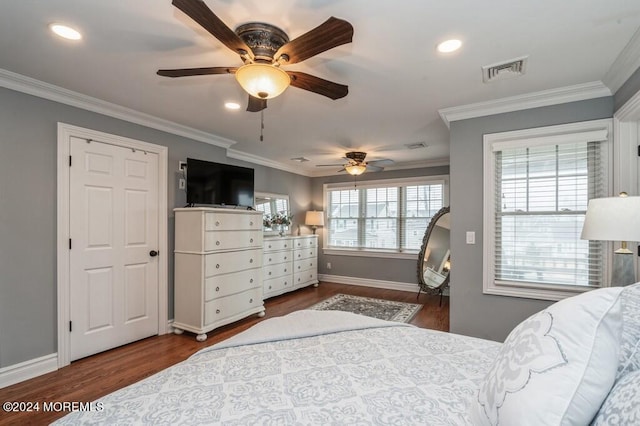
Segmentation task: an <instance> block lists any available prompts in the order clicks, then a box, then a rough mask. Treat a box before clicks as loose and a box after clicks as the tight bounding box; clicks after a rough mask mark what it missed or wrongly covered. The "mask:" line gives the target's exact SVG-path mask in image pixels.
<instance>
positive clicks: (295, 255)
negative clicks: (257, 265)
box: [262, 235, 318, 299]
mask: <svg viewBox="0 0 640 426" xmlns="http://www.w3.org/2000/svg"><path fill="white" fill-rule="evenodd" d="M317 263H318V237H317V236H316V235H303V236H286V237H272V238H265V239H264V250H263V261H262V264H263V267H262V270H263V275H262V278H263V287H264V290H263V293H264V298H265V299H266V298H269V297H273V296H277V295H279V294H283V293H286V292H289V291H293V290H296V289H298V288H302V287H306V286H308V285H312V284H313V285H315V286H317V285H318V264H317Z"/></svg>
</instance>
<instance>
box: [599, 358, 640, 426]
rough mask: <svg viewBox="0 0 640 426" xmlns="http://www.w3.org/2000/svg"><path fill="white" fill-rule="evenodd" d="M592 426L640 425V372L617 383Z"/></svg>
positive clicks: (631, 374) (628, 374)
mask: <svg viewBox="0 0 640 426" xmlns="http://www.w3.org/2000/svg"><path fill="white" fill-rule="evenodd" d="M591 424H592V425H594V426H600V425H608V426H610V425H620V426H623V425H640V370H636V371H634V372H632V373H627V374H625V375H624V376H622V378H620V380H618V381H617V382H616V384H615V385H614V386H613V388H612V389H611V392H609V395H608V396H607V399H605V400H604V402H603V403H602V407H600V411H598V414H596V417H595V418H594V419H593V422H592V423H591Z"/></svg>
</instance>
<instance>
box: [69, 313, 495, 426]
mask: <svg viewBox="0 0 640 426" xmlns="http://www.w3.org/2000/svg"><path fill="white" fill-rule="evenodd" d="M499 347H500V344H499V343H496V342H491V341H487V340H481V339H474V338H470V337H465V336H459V335H455V334H449V333H443V332H438V331H432V330H426V329H421V328H417V327H413V326H410V325H407V324H401V323H391V322H387V321H381V320H376V319H370V318H367V317H363V316H360V315H355V314H349V313H345V312H336V311H310V310H305V311H297V312H294V313H292V314H289V315H287V316H284V317H280V318H273V319H269V320H265V321H263V322H261V323H259V324H257V325H256V326H254V327H253V328H252V329H249V330H247V331H245V332H243V333H241V334H239V335H237V336H235V337H233V338H231V339H229V340H227V341H225V342H222V343H220V344H218V345H215V346H212V347H210V348H206V349H203V350H202V351H200V352H198V353H196V354H194V355H193V356H192V357H190V358H189V359H188V360H186V361H184V362H182V363H180V364H177V365H175V366H173V367H170V368H168V369H166V370H163V371H161V372H159V373H157V374H155V375H154V376H151V377H149V378H147V379H145V380H142V381H140V382H138V383H135V384H133V385H131V386H128V387H126V388H123V389H121V390H118V391H116V392H114V393H112V394H109V395H107V396H105V397H103V398H101V399H99V400H98V401H100V402H102V404H103V406H104V410H103V411H100V412H97V411H93V412H75V413H71V414H69V415H68V416H66V417H63V418H62V419H60V420H59V421H58V422H56V424H58V425H67V424H68V425H77V424H110V425H111V424H118V425H129V424H166V425H178V424H185V425H193V424H225V425H248V424H280V425H294V424H300V425H302V424H322V425H328V424H339V425H345V424H349V425H371V424H376V425H386V424H395V425H401V424H406V425H417V424H421V425H459V424H468V420H467V416H466V412H467V405H468V401H469V400H470V398H472V396H473V395H474V392H475V391H476V389H477V383H478V382H479V380H480V379H482V377H483V376H484V374H485V372H486V371H487V370H488V368H489V365H490V363H491V361H492V360H493V358H494V357H495V355H496V353H497V350H498V348H499Z"/></svg>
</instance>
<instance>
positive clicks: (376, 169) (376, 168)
mask: <svg viewBox="0 0 640 426" xmlns="http://www.w3.org/2000/svg"><path fill="white" fill-rule="evenodd" d="M383 170H384V167H379V166H372V165H371V164H367V171H368V172H381V171H383Z"/></svg>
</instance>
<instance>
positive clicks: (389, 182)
mask: <svg viewBox="0 0 640 426" xmlns="http://www.w3.org/2000/svg"><path fill="white" fill-rule="evenodd" d="M437 183H441V184H442V203H443V206H448V205H449V175H433V176H419V177H409V178H394V179H379V180H366V181H357V182H356V183H355V189H370V188H389V187H400V186H415V185H433V184H437ZM352 189H354V182H337V183H325V184H324V185H323V194H322V199H323V201H324V206H325V209H324V210H325V223H326V224H328V223H329V220H328V217H327V214H328V212H327V209H328V207H327V206H329V192H330V191H338V190H352ZM359 220H364V218H360V219H359ZM425 231H426V228H425ZM328 236H329V232H328V229H327V230H326V231H325V232H323V233H322V252H323V254H327V255H340V256H358V257H378V258H389V259H410V260H415V259H416V258H417V255H418V253H419V249H416V250H403V251H398V250H397V249H394V250H384V249H373V248H367V247H357V248H356V247H354V248H350V247H328Z"/></svg>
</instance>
